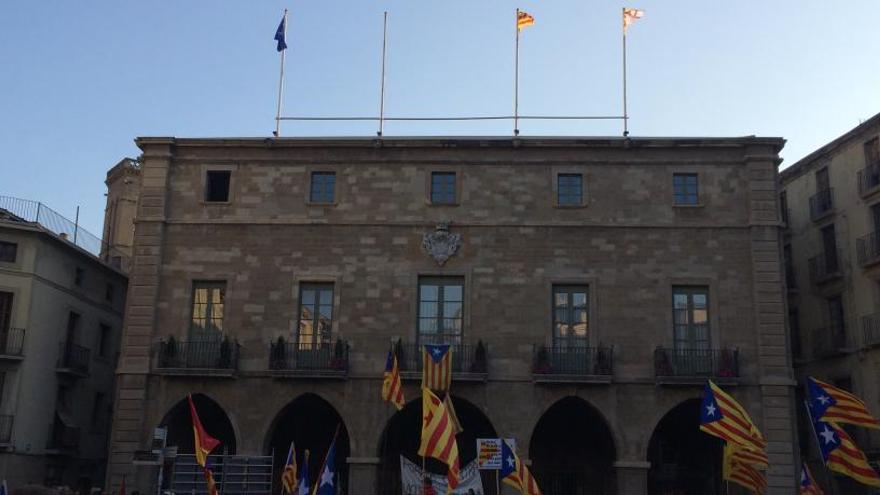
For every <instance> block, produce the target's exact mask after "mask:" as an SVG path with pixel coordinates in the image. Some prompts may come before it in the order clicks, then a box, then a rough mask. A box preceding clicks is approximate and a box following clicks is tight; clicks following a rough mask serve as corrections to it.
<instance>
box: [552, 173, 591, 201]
mask: <svg viewBox="0 0 880 495" xmlns="http://www.w3.org/2000/svg"><path fill="white" fill-rule="evenodd" d="M583 203H584V177H583V175H581V174H559V175H557V176H556V204H558V205H560V206H572V205H574V206H578V205H582V204H583Z"/></svg>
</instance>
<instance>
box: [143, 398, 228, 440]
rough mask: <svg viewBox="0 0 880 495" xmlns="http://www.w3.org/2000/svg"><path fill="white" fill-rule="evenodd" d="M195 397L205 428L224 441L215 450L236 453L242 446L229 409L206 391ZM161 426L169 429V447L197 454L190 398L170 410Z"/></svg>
mask: <svg viewBox="0 0 880 495" xmlns="http://www.w3.org/2000/svg"><path fill="white" fill-rule="evenodd" d="M192 399H193V404H195V407H196V412H197V413H198V415H199V420H200V421H201V422H202V426H203V427H204V428H205V431H207V432H208V434H209V435H211V436H212V437H214V438H216V439H217V440H220V445H219V446H218V447H217V448H216V449H215V450H214V453H215V454H223V453H226V454H235V453H236V450H237V447H238V442H237V441H236V438H237V436H236V429H235V426H234V425H233V423H232V421H231V420H230V417H229V415H228V414H227V413H226V410H225V409H223V407H222V406H220V404H219V403H217V401H215V400H214V399H212V398H211V397H209V396H207V395H205V394H201V393H196V394H192ZM159 426H162V427H165V428H167V429H168V436H167V440H166V444H167V445H168V446H172V445H173V446H177V448H178V451H179V452H180V453H181V454H193V453H195V440H194V437H193V429H192V415H191V414H190V410H189V401H188V400H187V399H186V397H184V398H183V399H180V400H179V401H177V402H176V403H175V404H174V405H173V406H171V408H169V409H168V412H167V413H165V416H164V417H163V418H162V421H161V422H160V423H159Z"/></svg>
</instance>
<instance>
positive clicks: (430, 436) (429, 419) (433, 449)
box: [419, 388, 460, 490]
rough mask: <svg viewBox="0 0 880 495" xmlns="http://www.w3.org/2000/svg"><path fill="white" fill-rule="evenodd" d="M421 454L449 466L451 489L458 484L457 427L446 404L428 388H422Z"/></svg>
mask: <svg viewBox="0 0 880 495" xmlns="http://www.w3.org/2000/svg"><path fill="white" fill-rule="evenodd" d="M419 455H420V456H422V457H433V458H434V459H437V460H439V461H440V462H442V463H443V464H446V465H447V466H448V467H449V472H448V473H447V475H446V477H447V479H448V480H449V490H453V489H454V488H455V487H457V486H458V480H459V474H460V473H459V464H458V444H457V443H456V441H455V427H454V426H453V424H452V420H451V419H450V417H449V413H448V412H447V411H446V406H445V405H444V404H443V401H441V400H440V399H439V398H438V397H437V396H436V395H434V394H433V393H431V391H430V390H428V389H427V388H422V440H421V443H420V445H419Z"/></svg>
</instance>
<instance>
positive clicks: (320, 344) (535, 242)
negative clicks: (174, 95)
mask: <svg viewBox="0 0 880 495" xmlns="http://www.w3.org/2000/svg"><path fill="white" fill-rule="evenodd" d="M137 144H138V146H139V147H140V148H141V149H142V151H143V154H142V156H141V157H140V158H139V163H140V166H141V169H140V170H141V174H142V183H141V191H140V196H139V198H138V200H137V205H138V211H137V215H136V223H135V224H136V229H135V235H134V258H133V269H132V281H131V292H130V297H129V299H128V301H127V309H126V324H125V329H124V332H123V347H122V356H121V359H120V368H119V375H118V377H119V381H118V389H117V393H116V394H115V398H116V404H115V412H114V421H113V433H112V439H111V455H110V464H109V471H110V473H109V478H108V484H107V486H108V488H109V489H115V488H116V487H118V486H119V483H120V482H121V480H122V477H123V475H125V476H126V483H127V486H128V488H129V490H133V489H138V490H140V491H144V492H151V491H153V492H154V491H155V490H156V489H157V487H156V482H157V481H156V480H157V479H158V470H159V469H160V466H161V469H162V474H163V476H162V478H163V480H165V482H164V483H165V488H170V489H174V490H180V491H186V492H189V491H191V490H193V489H198V490H203V489H204V488H203V485H198V483H201V481H199V478H198V470H197V469H195V468H194V465H193V461H192V457H191V454H192V453H193V435H192V427H191V423H190V414H189V409H188V406H187V405H186V397H187V394H190V393H192V394H193V399H194V402H195V404H196V407H197V409H198V411H199V415H200V416H201V421H202V423H203V424H204V426H205V428H206V429H207V431H208V432H209V433H210V434H211V435H213V436H215V437H216V438H218V439H219V440H220V441H221V442H222V444H221V446H220V447H219V448H218V449H217V451H216V453H215V454H214V455H212V458H213V460H212V462H213V464H214V466H215V477H216V479H217V481H218V483H219V484H220V485H221V486H224V485H223V484H224V483H226V485H225V487H226V488H221V491H222V490H227V493H232V492H236V493H237V492H241V491H243V490H244V491H250V492H253V493H257V492H262V493H265V492H268V490H270V489H272V490H277V489H278V488H279V484H278V483H279V473H280V470H281V463H282V462H283V458H284V456H285V455H286V453H287V450H288V446H289V445H290V442H291V441H295V443H296V446H297V449H298V452H299V457H300V465H302V452H303V450H306V449H308V450H310V451H311V456H312V457H311V459H312V461H311V463H310V464H311V467H312V474H311V478H312V479H315V476H316V475H317V470H318V468H319V464H320V462H319V460H320V459H322V457H323V455H324V453H325V452H326V450H327V448H328V444H329V442H330V439H331V437H332V436H333V433H334V431H335V430H336V429H337V427H338V428H339V432H340V433H339V440H338V445H337V448H338V451H337V454H336V459H337V468H338V476H339V480H340V483H341V485H342V490H341V492H342V493H347V494H350V495H369V494H383V495H385V494H397V493H400V487H399V482H400V481H399V480H400V458H401V456H404V457H405V458H409V459H410V460H413V461H415V462H417V463H419V462H420V460H419V459H418V458H417V457H416V450H417V447H418V435H419V429H420V426H419V425H420V422H421V416H420V414H421V411H420V410H421V403H420V397H419V380H420V373H421V369H422V366H423V357H422V354H421V352H422V351H421V347H422V344H424V343H447V344H450V345H451V348H452V353H453V354H452V356H453V364H452V376H453V384H452V391H451V400H452V402H453V404H455V409H456V411H457V415H458V417H459V420H460V421H461V423H462V425H463V427H464V431H463V432H462V433H461V434H459V436H458V443H459V449H460V451H461V457H462V463H463V464H467V463H469V462H471V461H472V460H473V459H474V457H475V455H476V453H475V439H476V438H479V437H498V436H503V437H505V438H514V439H516V444H517V449H518V450H519V452H520V455H521V456H522V457H523V458H524V459H527V462H529V463H531V466H532V470H533V472H534V473H535V476H536V477H537V479H538V481H539V484H540V485H541V487H542V489H543V492H544V493H545V494H547V495H554V494H567V495H568V494H579V493H587V492H589V493H597V494H607V495H610V494H618V493H619V494H627V495H630V494H635V495H638V494H647V493H686V494H700V495H707V494H720V493H722V492H721V482H720V470H721V450H720V449H721V445H720V442H718V441H715V439H714V438H713V437H709V436H707V435H705V434H702V433H700V432H699V431H698V428H697V421H698V415H699V414H698V413H699V406H700V397H701V392H702V389H703V386H704V385H705V383H706V381H707V379H709V378H711V379H713V380H716V381H717V382H718V383H719V384H722V386H724V387H725V388H726V389H727V390H729V391H730V393H731V394H733V395H734V396H735V397H736V398H737V399H738V400H739V401H741V403H742V404H743V405H744V406H745V407H746V408H747V409H748V410H749V411H750V412H751V414H752V416H753V417H754V418H755V420H756V422H757V423H758V425H759V427H760V428H761V429H762V430H763V432H764V434H765V436H766V437H767V438H768V440H769V444H770V448H769V449H768V450H769V455H770V458H771V460H772V463H773V466H772V468H771V470H770V472H769V475H768V476H769V484H770V487H771V488H770V493H778V494H782V493H785V494H788V493H792V492H793V491H794V488H795V484H796V479H797V478H796V474H797V473H796V471H797V469H798V468H797V460H796V459H797V458H798V452H797V447H796V445H797V442H795V441H794V438H795V437H794V435H795V424H794V421H793V410H794V385H795V382H794V380H793V373H792V362H791V357H790V351H789V347H788V346H789V342H790V340H789V338H788V336H787V334H786V327H785V324H784V318H783V315H784V313H785V305H784V284H783V281H782V280H783V268H782V262H781V260H782V254H781V246H780V239H781V228H780V225H781V222H780V217H779V214H778V212H779V204H778V196H779V190H778V187H777V173H776V172H777V165H778V163H779V157H778V152H779V150H780V149H781V147H782V145H783V140H781V139H778V138H758V137H742V138H631V139H630V138H627V139H624V138H551V137H546V138H513V139H511V138H477V137H469V138H383V139H378V140H377V139H370V138H314V139H310V138H283V139H238V138H230V139H181V138H139V139H138V140H137ZM389 350H393V352H394V353H395V354H396V355H397V358H398V361H399V363H400V369H401V375H402V378H403V382H404V392H405V395H406V399H407V405H406V407H404V408H403V409H402V410H401V411H396V410H395V409H394V407H393V406H391V405H389V404H388V403H385V402H382V401H381V399H380V390H381V383H382V372H383V369H384V365H385V358H386V354H387V353H388V352H389ZM157 427H161V428H165V431H166V432H167V436H166V439H165V443H166V445H167V446H169V447H177V449H176V450H177V455H176V456H174V457H171V456H170V453H172V452H173V451H174V449H173V448H172V449H170V450H166V452H169V457H163V458H162V459H161V460H160V459H159V458H158V457H156V456H151V444H152V440H153V436H154V431H155V429H156V428H157ZM187 455H189V456H190V457H188V456H187ZM316 459H317V461H316ZM133 461H135V463H134V464H133ZM247 463H252V464H253V465H254V466H260V467H259V469H257V468H256V467H254V468H253V469H252V470H251V471H250V473H252V474H248V475H247V476H252V478H249V480H250V481H248V483H249V484H248V485H247V486H248V487H249V488H245V487H244V484H243V483H244V482H243V481H242V480H243V479H244V477H245V474H242V473H243V471H241V470H242V469H244V468H242V467H241V466H243V465H245V464H247ZM427 468H428V469H429V470H437V471H438V473H442V467H441V466H439V465H437V464H435V463H434V462H433V461H428V463H427ZM194 473H195V474H194ZM253 473H259V474H253ZM194 476H195V477H194ZM484 476H486V478H485V479H484V488H485V489H486V490H487V493H490V494H493V495H494V494H496V489H495V479H494V476H492V475H491V473H489V472H486V473H485V474H484ZM197 486H202V488H197ZM255 487H261V488H259V489H258V488H255ZM505 493H506V492H505Z"/></svg>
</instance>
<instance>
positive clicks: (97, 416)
mask: <svg viewBox="0 0 880 495" xmlns="http://www.w3.org/2000/svg"><path fill="white" fill-rule="evenodd" d="M103 405H104V394H102V393H101V392H95V400H94V402H92V427H95V426H98V425H100V424H101V419H102V418H101V416H102V415H103V410H102V409H101V408H102V406H103Z"/></svg>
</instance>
